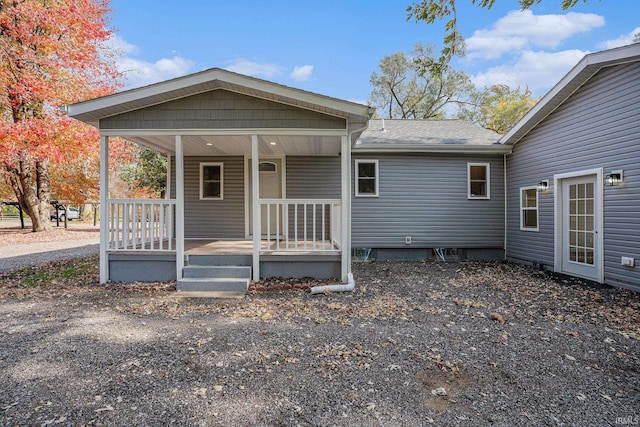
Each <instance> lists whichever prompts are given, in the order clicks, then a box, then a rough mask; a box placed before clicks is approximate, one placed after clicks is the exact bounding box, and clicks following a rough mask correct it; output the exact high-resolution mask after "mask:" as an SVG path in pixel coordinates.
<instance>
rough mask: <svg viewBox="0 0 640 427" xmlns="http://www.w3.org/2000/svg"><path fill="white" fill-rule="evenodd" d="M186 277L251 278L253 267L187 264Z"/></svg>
mask: <svg viewBox="0 0 640 427" xmlns="http://www.w3.org/2000/svg"><path fill="white" fill-rule="evenodd" d="M184 278H185V279H187V278H208V279H251V267H227V266H218V267H209V266H206V267H205V266H185V267H184Z"/></svg>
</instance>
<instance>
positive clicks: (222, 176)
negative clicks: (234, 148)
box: [199, 162, 224, 200]
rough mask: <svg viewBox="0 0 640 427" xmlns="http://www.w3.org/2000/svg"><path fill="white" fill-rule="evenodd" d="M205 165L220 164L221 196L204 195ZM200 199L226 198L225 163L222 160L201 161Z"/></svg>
mask: <svg viewBox="0 0 640 427" xmlns="http://www.w3.org/2000/svg"><path fill="white" fill-rule="evenodd" d="M205 166H220V197H204V195H203V194H202V189H203V185H202V184H204V182H203V171H204V167H205ZM199 191H200V200H224V163H222V162H201V163H200V189H199Z"/></svg>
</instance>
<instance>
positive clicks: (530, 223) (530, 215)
mask: <svg viewBox="0 0 640 427" xmlns="http://www.w3.org/2000/svg"><path fill="white" fill-rule="evenodd" d="M520 230H524V231H538V190H537V188H536V187H522V188H520Z"/></svg>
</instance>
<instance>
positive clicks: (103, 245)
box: [100, 135, 109, 284]
mask: <svg viewBox="0 0 640 427" xmlns="http://www.w3.org/2000/svg"><path fill="white" fill-rule="evenodd" d="M108 246H109V137H108V136H106V135H100V284H104V283H107V282H108V281H109V258H108V254H107V248H108Z"/></svg>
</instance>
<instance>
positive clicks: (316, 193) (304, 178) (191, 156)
mask: <svg viewBox="0 0 640 427" xmlns="http://www.w3.org/2000/svg"><path fill="white" fill-rule="evenodd" d="M203 86H204V87H203ZM371 113H372V111H371V109H370V108H369V107H365V106H362V105H359V104H354V103H351V102H347V101H341V100H337V99H334V98H328V97H324V96H321V95H316V94H311V93H309V92H304V91H300V90H297V89H292V88H288V87H285V86H281V85H277V84H274V83H270V82H265V81H263V80H258V79H254V78H251V77H246V76H241V75H238V74H235V73H230V72H228V71H224V70H219V69H213V70H209V71H206V72H203V73H199V74H195V75H192V76H187V77H183V78H179V79H175V80H173V81H169V82H164V83H159V84H157V85H152V86H148V87H145V88H141V89H138V90H134V91H128V92H123V93H121V94H116V95H112V96H108V97H105V98H99V99H97V100H93V101H87V102H85V103H81V104H75V105H72V106H70V107H69V115H71V116H72V117H76V118H79V119H80V120H83V121H86V122H89V123H92V124H95V125H97V127H98V128H99V129H100V134H101V151H100V158H101V181H100V183H101V204H100V209H101V215H100V217H101V219H102V221H101V224H100V226H101V235H100V236H101V245H100V271H101V274H100V280H101V282H102V283H105V282H107V281H108V280H113V278H116V277H120V276H121V275H119V274H114V272H113V271H112V270H113V269H119V268H125V267H123V265H124V264H123V263H125V262H126V261H127V260H129V261H131V262H130V263H129V264H127V267H126V269H128V271H130V272H132V275H131V277H132V278H135V279H136V280H140V278H142V277H144V276H145V270H147V266H150V265H153V264H149V262H152V260H153V259H163V260H170V262H169V264H174V266H173V267H172V268H173V269H174V271H175V279H177V280H178V283H179V284H180V283H181V281H183V282H184V283H186V281H187V279H188V278H185V273H187V271H188V269H189V266H190V265H191V264H192V263H191V260H192V259H196V258H195V257H198V256H200V261H199V262H203V260H204V259H205V258H203V256H210V257H211V256H223V255H226V256H239V257H243V258H236V259H237V260H242V262H240V261H238V264H243V265H239V267H250V279H251V280H254V281H259V280H260V279H261V278H264V277H271V276H273V275H274V274H278V275H285V274H286V273H287V271H291V272H292V274H299V273H301V272H305V271H307V272H309V273H311V274H307V275H308V276H311V277H314V276H315V275H323V274H325V277H326V274H327V272H330V274H331V275H332V277H335V278H339V279H341V280H342V281H343V282H347V280H348V274H349V273H350V262H351V261H350V212H349V211H350V200H351V179H350V169H351V148H352V144H353V143H354V142H355V141H356V139H357V137H358V136H359V134H360V133H361V132H362V131H363V130H364V129H365V128H366V123H367V121H368V118H369V116H370V114H371ZM113 137H120V138H125V139H127V140H130V141H133V142H134V143H137V144H140V145H143V146H145V147H148V148H151V149H153V150H156V151H158V152H160V153H162V154H164V155H165V156H166V157H167V163H168V167H167V182H168V183H169V185H168V186H167V191H166V193H165V198H164V199H118V198H112V197H110V194H109V191H108V189H109V174H108V170H109V165H108V159H109V145H110V144H109V140H110V138H113ZM254 189H256V190H257V191H256V190H254ZM154 257H156V258H154ZM210 259H212V260H213V258H210ZM278 259H279V261H281V263H280V264H274V263H277V262H278ZM145 262H146V264H145ZM212 262H214V263H215V262H218V261H212ZM247 263H248V264H249V265H244V264H247ZM288 264H299V265H298V266H296V267H295V268H293V269H287V268H283V267H282V266H284V265H288ZM274 265H280V266H281V267H278V268H274ZM312 266H316V267H317V266H321V267H320V269H324V270H326V271H325V272H322V271H319V270H318V268H310V267H312ZM335 266H337V268H335ZM243 271H246V270H243ZM133 273H137V274H133ZM234 274H235V273H234ZM188 275H189V274H187V276H188ZM134 276H135V277H134ZM292 277H295V276H292Z"/></svg>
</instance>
